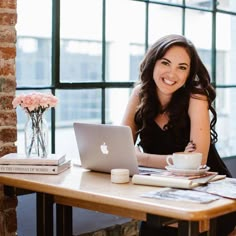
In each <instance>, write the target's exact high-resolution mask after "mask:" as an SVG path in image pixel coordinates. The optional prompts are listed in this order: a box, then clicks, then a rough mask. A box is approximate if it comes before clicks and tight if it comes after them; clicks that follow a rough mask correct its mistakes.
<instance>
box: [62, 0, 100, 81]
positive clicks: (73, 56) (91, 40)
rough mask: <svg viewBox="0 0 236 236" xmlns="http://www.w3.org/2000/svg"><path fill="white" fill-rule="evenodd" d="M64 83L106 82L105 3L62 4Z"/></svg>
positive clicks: (65, 0)
mask: <svg viewBox="0 0 236 236" xmlns="http://www.w3.org/2000/svg"><path fill="white" fill-rule="evenodd" d="M60 21H61V23H60V24H61V25H60V27H61V28H60V34H61V40H60V44H61V45H60V46H61V48H60V50H61V52H60V60H61V62H60V80H61V82H85V81H86V82H88V81H92V82H94V81H101V80H102V72H101V69H102V0H86V1H84V0H61V18H60Z"/></svg>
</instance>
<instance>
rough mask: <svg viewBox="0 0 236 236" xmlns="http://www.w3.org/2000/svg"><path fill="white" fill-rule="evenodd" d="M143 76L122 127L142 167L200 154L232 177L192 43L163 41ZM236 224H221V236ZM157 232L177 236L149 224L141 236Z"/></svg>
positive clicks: (178, 38) (230, 220) (231, 218)
mask: <svg viewBox="0 0 236 236" xmlns="http://www.w3.org/2000/svg"><path fill="white" fill-rule="evenodd" d="M139 72H140V80H139V81H138V84H137V85H136V86H135V88H134V90H133V93H132V94H131V97H130V100H129V102H128V105H127V108H126V111H125V115H124V118H123V122H122V124H123V125H128V126H130V127H131V129H132V133H133V138H134V141H135V142H136V141H137V140H139V142H138V143H137V146H138V147H137V148H136V157H137V159H138V163H139V165H141V166H148V167H156V168H165V167H166V157H167V156H168V155H172V154H173V153H176V152H198V153H201V154H202V159H201V163H200V164H201V165H206V164H207V165H208V166H210V168H211V170H212V171H216V172H218V173H220V174H226V175H227V176H228V177H231V174H230V173H229V171H228V170H227V168H226V166H225V165H224V163H223V162H222V161H221V159H220V157H219V155H218V153H217V151H216V149H215V146H214V144H215V143H216V141H217V133H216V132H215V130H214V126H215V123H216V112H215V109H214V108H213V106H212V103H213V101H214V99H215V96H216V93H215V90H214V88H213V87H212V86H211V84H210V76H209V74H208V71H207V69H206V67H205V66H204V64H203V63H202V61H201V59H200V57H199V55H198V53H197V51H196V49H195V47H194V45H193V44H192V42H191V41H189V40H188V39H187V38H185V37H184V36H182V35H167V36H165V37H162V38H160V39H159V40H158V41H157V42H156V43H154V44H153V45H152V46H151V47H150V49H149V50H148V51H147V53H146V55H145V56H144V59H143V61H142V62H141V65H140V71H139ZM209 111H210V112H211V113H212V116H211V117H212V120H210V115H209ZM139 147H141V148H139ZM225 217H226V218H227V220H226V218H225ZM235 219H236V217H235V214H231V215H226V216H224V217H220V218H219V219H217V232H219V236H226V235H228V233H230V232H231V231H232V230H233V228H234V226H235V224H236V220H235ZM223 222H224V223H223ZM226 222H227V224H228V225H227V226H226V225H225V224H226ZM157 232H158V235H177V234H176V232H173V234H172V232H169V230H167V231H166V229H164V228H162V227H161V228H160V229H157V226H155V225H154V226H153V225H151V226H150V225H149V224H147V223H146V222H143V223H142V224H141V228H140V235H141V236H146V235H148V236H152V235H156V234H157ZM167 233H168V234H167ZM169 233H170V234H169Z"/></svg>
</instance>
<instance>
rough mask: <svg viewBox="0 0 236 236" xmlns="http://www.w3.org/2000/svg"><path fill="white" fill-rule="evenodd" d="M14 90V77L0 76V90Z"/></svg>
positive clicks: (11, 91) (5, 91)
mask: <svg viewBox="0 0 236 236" xmlns="http://www.w3.org/2000/svg"><path fill="white" fill-rule="evenodd" d="M15 91H16V78H13V79H12V78H6V77H0V92H4V93H13V94H15Z"/></svg>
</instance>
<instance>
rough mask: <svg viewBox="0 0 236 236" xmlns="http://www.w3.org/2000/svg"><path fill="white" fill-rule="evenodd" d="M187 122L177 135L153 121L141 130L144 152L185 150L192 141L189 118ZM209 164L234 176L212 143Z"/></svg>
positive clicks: (169, 152) (212, 167)
mask: <svg viewBox="0 0 236 236" xmlns="http://www.w3.org/2000/svg"><path fill="white" fill-rule="evenodd" d="M186 124H187V125H186V128H185V129H183V130H181V131H180V132H179V133H180V134H178V135H176V134H175V133H174V130H173V129H171V128H169V129H167V130H163V129H161V128H160V127H159V125H158V124H157V123H156V122H155V121H152V122H150V123H149V124H148V126H147V127H146V128H144V129H143V130H142V131H141V132H140V134H139V138H140V142H139V144H138V145H140V146H141V147H142V149H143V151H144V152H146V153H150V154H163V155H168V154H172V153H174V152H180V151H184V149H185V147H186V146H187V144H188V142H189V141H190V136H189V135H190V121H189V119H187V120H186ZM207 165H208V166H209V167H210V168H211V171H216V172H218V173H219V174H221V175H226V176H227V177H232V175H231V173H230V172H229V170H228V169H227V167H226V165H225V164H224V162H223V161H222V159H221V158H220V156H219V154H218V152H217V150H216V148H215V145H214V144H211V145H210V149H209V153H208V160H207Z"/></svg>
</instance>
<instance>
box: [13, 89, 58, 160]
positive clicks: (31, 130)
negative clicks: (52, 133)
mask: <svg viewBox="0 0 236 236" xmlns="http://www.w3.org/2000/svg"><path fill="white" fill-rule="evenodd" d="M57 103H58V99H57V98H56V97H55V96H54V95H52V94H43V93H38V92H33V93H30V94H20V95H18V96H16V97H15V98H14V99H13V101H12V105H13V107H14V108H16V107H17V106H20V107H22V108H23V109H24V111H25V112H26V114H27V115H28V116H29V119H28V122H27V123H26V126H25V152H26V156H27V157H30V156H31V155H37V156H39V157H47V154H48V130H47V129H48V128H47V124H46V121H45V119H44V118H43V114H44V112H45V111H46V110H47V109H49V108H51V107H55V106H56V105H57Z"/></svg>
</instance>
